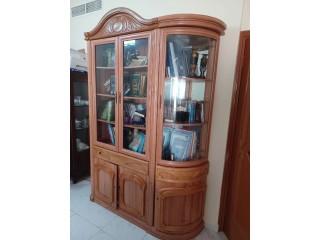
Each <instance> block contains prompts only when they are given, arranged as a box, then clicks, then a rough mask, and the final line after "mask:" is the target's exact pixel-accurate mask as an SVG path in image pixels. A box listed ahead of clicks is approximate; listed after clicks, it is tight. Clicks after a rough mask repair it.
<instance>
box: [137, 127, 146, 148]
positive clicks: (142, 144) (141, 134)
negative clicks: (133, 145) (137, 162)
mask: <svg viewBox="0 0 320 240" xmlns="http://www.w3.org/2000/svg"><path fill="white" fill-rule="evenodd" d="M138 134H140V138H141V142H140V145H139V147H138V153H142V150H143V149H144V145H145V139H146V135H145V134H144V133H142V132H140V133H138Z"/></svg>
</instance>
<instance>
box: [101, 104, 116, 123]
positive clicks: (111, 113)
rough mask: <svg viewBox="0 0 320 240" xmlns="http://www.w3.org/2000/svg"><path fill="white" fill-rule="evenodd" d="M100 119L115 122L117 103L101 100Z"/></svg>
mask: <svg viewBox="0 0 320 240" xmlns="http://www.w3.org/2000/svg"><path fill="white" fill-rule="evenodd" d="M99 117H100V119H102V120H106V121H114V119H115V101H114V100H101V101H100V114H99Z"/></svg>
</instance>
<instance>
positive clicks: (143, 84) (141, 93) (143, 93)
mask: <svg viewBox="0 0 320 240" xmlns="http://www.w3.org/2000/svg"><path fill="white" fill-rule="evenodd" d="M139 96H140V97H146V96H147V76H145V75H142V77H141V86H140V91H139Z"/></svg>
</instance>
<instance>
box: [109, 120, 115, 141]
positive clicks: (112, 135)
mask: <svg viewBox="0 0 320 240" xmlns="http://www.w3.org/2000/svg"><path fill="white" fill-rule="evenodd" d="M108 130H109V135H110V139H111V143H112V145H114V142H115V141H114V131H113V128H112V126H111V124H108Z"/></svg>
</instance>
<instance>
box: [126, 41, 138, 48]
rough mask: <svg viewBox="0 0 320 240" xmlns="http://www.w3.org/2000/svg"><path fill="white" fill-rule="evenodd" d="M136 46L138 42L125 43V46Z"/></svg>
mask: <svg viewBox="0 0 320 240" xmlns="http://www.w3.org/2000/svg"><path fill="white" fill-rule="evenodd" d="M134 45H136V40H128V41H125V42H124V46H125V47H126V46H134Z"/></svg>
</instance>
